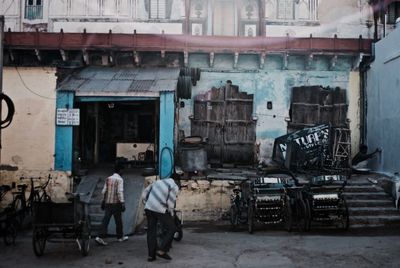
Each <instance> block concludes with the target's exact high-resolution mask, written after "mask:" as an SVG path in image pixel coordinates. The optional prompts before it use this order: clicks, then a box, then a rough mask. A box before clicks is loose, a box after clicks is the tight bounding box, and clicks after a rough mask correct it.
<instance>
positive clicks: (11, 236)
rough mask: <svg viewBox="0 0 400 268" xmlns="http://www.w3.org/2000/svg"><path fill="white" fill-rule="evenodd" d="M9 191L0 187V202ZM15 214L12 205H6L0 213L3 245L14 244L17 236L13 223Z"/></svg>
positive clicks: (4, 187) (9, 188)
mask: <svg viewBox="0 0 400 268" xmlns="http://www.w3.org/2000/svg"><path fill="white" fill-rule="evenodd" d="M9 191H11V187H10V186H8V185H1V186H0V201H2V200H3V198H4V196H5V195H6V194H7V192H9ZM15 216H16V212H15V210H14V208H13V206H12V204H10V205H8V206H7V207H6V208H5V209H4V210H3V211H1V212H0V235H1V236H3V241H4V244H5V245H11V244H15V238H16V236H17V229H16V227H15V226H16V225H17V223H16V222H15V221H16V220H15Z"/></svg>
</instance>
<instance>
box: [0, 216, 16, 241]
mask: <svg viewBox="0 0 400 268" xmlns="http://www.w3.org/2000/svg"><path fill="white" fill-rule="evenodd" d="M16 237H17V229H16V228H15V227H14V226H13V224H11V223H10V222H8V223H6V227H5V230H4V236H3V241H4V244H5V245H7V246H9V245H11V244H13V245H15V238H16Z"/></svg>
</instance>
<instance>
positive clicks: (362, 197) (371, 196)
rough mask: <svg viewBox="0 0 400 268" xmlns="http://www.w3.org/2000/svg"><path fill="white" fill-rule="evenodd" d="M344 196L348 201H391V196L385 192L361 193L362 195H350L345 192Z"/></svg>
mask: <svg viewBox="0 0 400 268" xmlns="http://www.w3.org/2000/svg"><path fill="white" fill-rule="evenodd" d="M343 196H344V197H345V198H346V200H350V199H352V200H371V199H374V200H390V197H389V195H387V194H386V193H385V192H369V193H366V192H361V193H357V192H356V193H349V192H344V193H343Z"/></svg>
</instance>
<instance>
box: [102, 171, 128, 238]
mask: <svg viewBox="0 0 400 268" xmlns="http://www.w3.org/2000/svg"><path fill="white" fill-rule="evenodd" d="M121 169H122V167H121V166H120V165H116V166H115V168H114V174H113V175H111V176H110V177H108V178H107V179H106V181H105V183H104V187H103V190H102V191H101V193H102V194H103V195H104V201H103V202H104V203H105V206H104V210H105V215H104V217H103V221H102V223H101V227H100V231H99V236H97V237H96V239H95V241H96V242H97V243H98V244H100V245H103V246H106V245H107V243H106V242H105V241H104V240H103V237H105V235H106V234H107V227H108V223H109V222H110V219H111V216H114V220H115V227H116V232H117V239H118V241H119V242H122V241H126V240H128V237H127V236H123V233H122V212H124V211H125V201H124V180H123V179H122V177H121V176H120V174H121Z"/></svg>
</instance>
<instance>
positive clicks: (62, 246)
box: [0, 222, 400, 268]
mask: <svg viewBox="0 0 400 268" xmlns="http://www.w3.org/2000/svg"><path fill="white" fill-rule="evenodd" d="M184 228H185V229H184V236H183V239H182V241H180V242H174V244H173V248H172V250H171V252H170V255H171V256H172V257H173V260H171V261H166V260H162V259H157V260H156V261H155V262H152V263H149V262H147V244H146V235H145V233H142V234H137V235H133V236H131V237H130V238H129V240H128V241H126V242H117V241H115V238H108V239H107V241H108V242H109V245H108V246H105V247H104V246H99V245H97V244H96V243H95V242H94V241H93V240H92V242H91V249H90V252H89V256H87V257H82V256H81V254H80V253H79V252H78V247H77V245H76V243H71V242H69V243H68V242H64V243H48V244H47V245H46V250H45V254H44V256H42V257H41V258H37V257H36V256H35V255H34V254H33V250H32V237H31V233H30V232H29V231H26V232H24V233H23V234H19V236H18V238H17V241H16V245H15V246H4V245H3V244H2V243H0V260H1V261H0V267H57V268H62V267H68V268H71V267H400V253H399V252H400V230H397V229H392V230H387V229H385V230H384V229H369V230H368V229H367V230H348V231H339V230H314V231H311V232H308V233H298V232H291V233H288V232H286V231H283V230H282V229H281V228H273V229H271V228H268V227H267V228H265V227H262V228H259V229H258V230H256V232H255V233H254V234H248V233H247V231H246V230H245V228H244V229H243V230H239V231H235V232H232V231H230V229H229V225H228V224H227V223H221V222H220V223H201V224H196V225H193V224H192V225H190V226H185V227H184ZM114 241H115V242H114Z"/></svg>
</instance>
